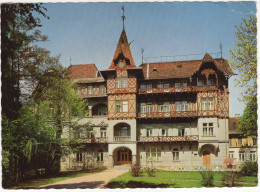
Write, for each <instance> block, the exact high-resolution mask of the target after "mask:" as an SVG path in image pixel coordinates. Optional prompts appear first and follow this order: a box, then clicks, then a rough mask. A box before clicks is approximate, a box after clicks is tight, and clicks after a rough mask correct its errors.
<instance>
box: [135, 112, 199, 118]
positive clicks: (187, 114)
mask: <svg viewBox="0 0 260 192" xmlns="http://www.w3.org/2000/svg"><path fill="white" fill-rule="evenodd" d="M137 117H138V118H174V117H197V111H196V110H194V111H171V112H151V113H138V116H137Z"/></svg>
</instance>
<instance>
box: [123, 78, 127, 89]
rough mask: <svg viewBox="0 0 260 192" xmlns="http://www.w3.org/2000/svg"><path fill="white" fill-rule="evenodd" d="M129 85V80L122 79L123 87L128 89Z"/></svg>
mask: <svg viewBox="0 0 260 192" xmlns="http://www.w3.org/2000/svg"><path fill="white" fill-rule="evenodd" d="M127 85H128V82H127V78H122V87H123V88H127Z"/></svg>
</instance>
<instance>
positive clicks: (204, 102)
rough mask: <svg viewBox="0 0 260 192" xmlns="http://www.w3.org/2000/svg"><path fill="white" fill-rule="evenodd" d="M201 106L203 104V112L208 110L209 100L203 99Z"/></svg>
mask: <svg viewBox="0 0 260 192" xmlns="http://www.w3.org/2000/svg"><path fill="white" fill-rule="evenodd" d="M201 104H202V110H203V111H205V110H207V98H202V101H201Z"/></svg>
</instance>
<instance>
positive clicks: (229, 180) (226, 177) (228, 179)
mask: <svg viewBox="0 0 260 192" xmlns="http://www.w3.org/2000/svg"><path fill="white" fill-rule="evenodd" d="M240 177H241V174H240V173H239V172H237V171H229V172H224V173H223V176H222V179H221V181H222V184H223V185H226V186H229V187H234V186H236V185H237V184H238V182H239V180H240Z"/></svg>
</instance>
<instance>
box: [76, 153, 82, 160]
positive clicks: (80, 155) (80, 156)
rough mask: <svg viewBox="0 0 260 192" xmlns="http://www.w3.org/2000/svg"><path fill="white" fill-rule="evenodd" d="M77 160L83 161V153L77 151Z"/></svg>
mask: <svg viewBox="0 0 260 192" xmlns="http://www.w3.org/2000/svg"><path fill="white" fill-rule="evenodd" d="M76 161H78V162H82V153H79V152H78V153H77V155H76Z"/></svg>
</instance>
